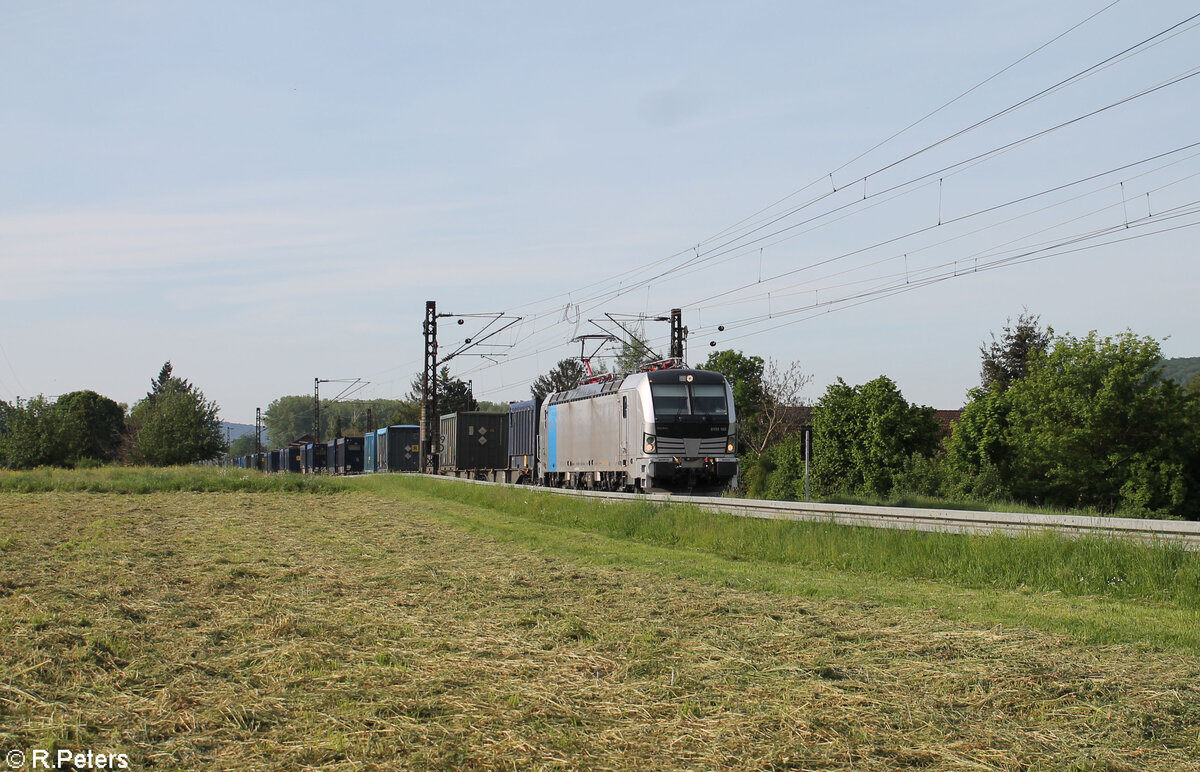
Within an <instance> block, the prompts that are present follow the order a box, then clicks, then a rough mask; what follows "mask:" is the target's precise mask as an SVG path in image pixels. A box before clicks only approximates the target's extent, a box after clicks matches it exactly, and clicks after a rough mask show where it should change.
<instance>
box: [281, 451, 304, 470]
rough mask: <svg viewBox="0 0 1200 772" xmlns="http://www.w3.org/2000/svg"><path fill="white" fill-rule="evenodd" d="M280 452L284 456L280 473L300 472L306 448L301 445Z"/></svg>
mask: <svg viewBox="0 0 1200 772" xmlns="http://www.w3.org/2000/svg"><path fill="white" fill-rule="evenodd" d="M279 452H280V453H282V454H283V455H284V461H283V462H282V463H281V464H280V465H279V469H280V471H283V472H297V473H298V472H300V468H301V465H302V462H303V458H302V457H303V455H304V448H302V447H300V446H299V445H290V446H288V447H286V448H284V449H283V450H281V451H279Z"/></svg>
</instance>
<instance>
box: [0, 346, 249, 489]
mask: <svg viewBox="0 0 1200 772" xmlns="http://www.w3.org/2000/svg"><path fill="white" fill-rule="evenodd" d="M225 449H226V446H225V439H224V437H223V436H222V432H221V420H220V408H219V407H218V406H217V404H216V403H215V402H211V401H209V400H207V399H205V397H204V393H203V392H202V391H200V389H199V388H198V387H197V386H195V385H194V384H192V383H190V382H189V381H187V380H185V379H183V378H180V377H178V376H177V375H175V374H174V371H173V368H172V366H171V363H170V362H166V363H165V364H164V365H163V366H162V369H161V370H160V371H159V374H158V377H157V378H153V379H151V381H150V390H149V391H148V392H146V396H145V397H144V398H143V399H141V400H139V401H138V402H137V403H135V404H134V406H133V407H132V408H129V407H128V406H126V405H124V404H120V403H117V402H116V401H114V400H112V399H109V398H108V397H105V396H102V395H100V394H97V393H96V392H94V391H90V390H86V391H73V392H71V393H69V394H63V395H61V396H60V397H58V398H57V399H55V400H50V399H47V398H46V397H44V396H40V395H39V396H36V397H33V398H32V399H30V400H29V401H28V402H17V403H9V402H2V401H0V466H2V467H6V468H9V469H30V468H33V467H38V466H58V467H77V466H93V465H98V464H107V463H114V462H123V463H132V464H145V465H152V466H169V465H174V464H190V463H193V462H196V461H208V460H212V459H215V458H218V457H219V456H220V455H221V454H222V453H224V451H225Z"/></svg>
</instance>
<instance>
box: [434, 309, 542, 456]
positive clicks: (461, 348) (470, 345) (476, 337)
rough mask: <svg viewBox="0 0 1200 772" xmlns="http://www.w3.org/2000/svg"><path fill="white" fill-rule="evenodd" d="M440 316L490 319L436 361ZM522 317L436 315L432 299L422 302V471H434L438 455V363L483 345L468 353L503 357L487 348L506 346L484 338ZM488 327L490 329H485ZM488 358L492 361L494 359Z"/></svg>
mask: <svg viewBox="0 0 1200 772" xmlns="http://www.w3.org/2000/svg"><path fill="white" fill-rule="evenodd" d="M443 316H457V317H459V319H458V323H459V324H460V325H461V324H464V318H465V317H481V318H484V319H490V320H491V321H490V322H488V323H487V324H486V325H484V327H483V329H482V330H480V331H479V332H478V333H474V334H473V335H472V336H471V337H469V338H466V339H465V340H464V341H463V342H462V343H460V344H459V345H458V347H457V348H455V349H454V350H453V351H451V352H450V353H449V354H447V355H446V357H445V358H444V359H442V360H440V361H439V360H438V339H437V334H438V328H437V320H438V318H439V317H443ZM521 318H522V317H519V316H518V317H511V316H506V315H505V314H504V313H494V314H439V313H438V312H437V303H436V302H435V301H433V300H427V301H425V321H424V323H423V324H422V326H421V331H422V334H423V335H424V337H425V369H424V370H423V371H422V373H421V460H420V466H421V471H423V472H432V473H433V474H437V473H438V464H439V458H440V454H441V450H442V449H441V437H440V436H439V434H440V426H439V418H440V417H439V416H438V384H437V379H438V372H437V369H438V365H443V364H445V363H446V362H449V361H450V360H451V359H454V358H455V357H456V356H460V355H463V354H467V353H468V352H470V351H472V350H473V349H478V348H487V349H489V353H481V352H476V353H473V354H470V356H482V357H484V358H486V359H492V357H493V356H504V355H503V354H500V353H497V352H494V351H490V349H492V348H494V347H497V346H499V347H501V348H510V346H505V345H504V344H499V343H488V342H487V341H489V340H491V339H492V338H494V337H496V336H497V335H499V334H500V333H502V332H504V331H505V330H507V329H508V328H509V327H512V326H513V325H514V324H516V323H517V322H519V321H521ZM497 324H499V325H500V326H499V327H498V328H496V329H494V330H493V329H491V328H492V326H493V325H497ZM489 330H490V331H489ZM492 361H495V360H494V359H493V360H492Z"/></svg>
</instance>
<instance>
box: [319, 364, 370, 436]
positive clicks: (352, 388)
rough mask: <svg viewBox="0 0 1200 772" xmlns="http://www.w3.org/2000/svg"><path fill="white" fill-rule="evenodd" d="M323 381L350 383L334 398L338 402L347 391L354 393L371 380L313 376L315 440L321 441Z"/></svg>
mask: <svg viewBox="0 0 1200 772" xmlns="http://www.w3.org/2000/svg"><path fill="white" fill-rule="evenodd" d="M322 383H348V384H350V385H349V386H347V387H346V388H344V389H342V393H341V394H338V395H337V396H336V397H334V398H333V401H334V402H337V401H338V400H339V399H341V398H342V397H344V396H346V395H347V393H351V394H353V393H354V392H356V391H358V390H359V389H361V388H363V387H364V386H367V385H369V384H370V383H371V382H370V381H364V380H363V379H362V378H313V442H314V443H317V442H320V441H321V384H322Z"/></svg>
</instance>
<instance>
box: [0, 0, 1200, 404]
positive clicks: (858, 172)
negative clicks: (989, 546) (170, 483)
mask: <svg viewBox="0 0 1200 772" xmlns="http://www.w3.org/2000/svg"><path fill="white" fill-rule="evenodd" d="M1196 10H1197V9H1196V8H1195V6H1194V5H1193V4H1189V3H1184V2H1179V1H1176V0H1169V1H1164V2H1153V1H1149V2H1133V0H1118V2H1115V3H1114V2H1112V0H1063V1H1062V2H1056V3H1045V2H1041V1H1039V2H1024V1H1023V0H1012V1H1011V2H1006V3H961V2H943V1H942V0H931V2H927V3H919V4H915V5H914V4H896V3H878V2H858V3H841V4H829V3H820V4H817V3H798V2H754V1H753V0H751V1H750V2H744V3H736V4H733V3H716V2H706V1H703V0H701V1H697V2H686V3H685V2H659V3H644V2H638V3H632V2H621V1H613V2H606V3H580V2H561V1H558V2H517V3H477V2H473V3H465V2H453V1H451V2H442V3H410V2H372V1H367V0H364V1H362V2H348V3H338V4H329V3H312V2H292V1H289V2H258V3H229V2H206V3H161V2H150V1H146V2H122V1H121V0H112V1H110V2H105V3H79V2H76V3H60V2H54V1H53V0H46V1H44V2H38V3H18V2H0V321H2V324H3V330H4V332H3V334H0V400H5V401H12V400H15V399H16V398H17V397H24V398H28V397H29V396H31V395H34V394H44V395H47V396H54V395H59V394H63V393H66V392H69V391H74V390H79V389H93V390H95V391H98V392H100V393H101V394H104V395H106V396H109V397H111V398H113V399H116V400H118V401H120V402H125V403H129V404H132V403H134V402H136V401H137V400H138V399H140V398H141V397H142V396H144V394H145V392H146V391H147V390H148V389H149V387H150V380H151V379H152V378H153V377H155V376H156V375H157V374H158V371H159V368H160V367H161V365H162V364H163V362H164V361H167V360H170V361H171V362H172V363H173V364H174V367H175V372H176V374H178V375H180V376H182V377H184V378H187V379H189V380H191V381H192V382H193V383H195V384H196V385H197V386H199V387H200V388H201V389H202V390H203V391H204V393H205V395H206V396H207V397H208V398H209V399H211V400H215V401H216V402H217V403H218V404H219V405H220V406H221V408H222V410H221V412H222V417H223V418H224V419H225V420H228V421H233V422H240V423H253V421H254V411H255V408H256V407H262V408H264V409H265V408H266V407H267V406H268V405H269V404H270V403H271V401H272V400H274V399H276V398H278V397H280V396H283V395H290V394H311V393H312V388H313V383H314V379H315V378H321V379H329V380H339V379H353V378H361V379H363V380H364V381H366V382H368V383H367V385H366V386H363V387H362V388H361V389H359V390H358V391H357V392H356V393H355V396H358V397H363V398H402V397H403V396H404V395H405V394H406V393H407V392H408V390H409V384H410V382H411V380H412V378H413V376H414V375H415V374H417V373H418V372H419V371H420V369H421V367H422V363H423V340H422V321H423V319H424V314H425V303H426V301H429V300H433V301H436V303H437V310H438V311H439V312H440V313H443V314H446V315H447V316H445V317H443V318H441V319H439V342H440V344H441V349H440V353H441V355H442V356H445V355H447V354H449V353H451V352H453V351H454V350H455V349H457V348H458V347H459V344H460V343H462V342H463V341H465V339H466V338H468V337H469V338H472V340H473V341H476V342H478V341H480V340H483V339H484V338H486V340H484V343H486V344H489V345H480V346H476V347H474V348H472V349H469V350H468V351H466V352H464V353H463V354H462V355H460V356H457V357H455V358H453V359H452V360H451V361H449V362H448V363H447V364H448V366H449V367H450V368H451V370H452V372H453V373H454V374H455V375H457V376H459V377H462V378H463V379H469V380H471V382H472V385H473V387H474V390H475V394H476V396H477V397H478V398H480V399H486V400H490V401H495V402H505V401H515V400H522V399H528V397H529V386H530V383H531V382H532V380H533V379H534V378H535V377H536V376H537V375H539V374H541V373H544V372H546V371H548V370H549V369H550V368H551V367H553V366H554V364H555V363H556V362H558V361H559V360H560V359H563V358H568V357H573V356H578V355H579V353H580V349H581V344H580V343H577V342H572V341H573V339H575V338H576V337H577V336H580V335H585V334H587V335H591V334H603V333H608V332H615V331H617V330H616V328H615V327H614V325H613V324H612V322H611V321H610V320H609V317H608V316H606V315H611V316H613V317H615V318H618V319H622V320H630V321H629V322H627V324H628V325H629V326H632V327H633V328H635V329H639V328H640V329H641V330H643V332H644V334H645V335H646V336H647V337H648V338H649V339H650V341H651V343H652V344H653V345H654V346H655V347H656V348H658V349H659V350H660V351H662V352H663V353H665V349H666V339H667V336H668V331H669V328H668V325H667V324H666V323H665V322H661V321H654V319H656V318H658V317H661V316H665V315H666V314H667V313H668V312H669V309H671V308H681V309H682V310H683V319H684V324H686V325H687V327H688V331H689V335H688V350H687V359H688V361H689V362H691V363H692V364H700V363H702V362H703V361H704V360H705V359H706V358H707V356H708V355H709V353H710V352H713V351H718V350H722V349H728V348H733V349H737V350H740V351H743V352H744V353H746V354H748V355H756V356H761V357H763V358H764V359H772V360H775V361H777V362H779V363H780V364H781V365H783V366H786V365H787V364H789V363H792V362H796V363H798V364H799V366H800V367H801V368H802V369H803V370H804V371H805V372H806V373H808V374H809V375H811V376H812V381H811V383H810V384H809V386H808V388H807V391H806V397H807V398H808V399H810V400H816V399H818V398H819V397H820V396H821V394H822V393H823V392H824V390H825V388H826V387H827V386H828V385H829V384H830V383H833V382H835V380H836V379H837V378H839V377H840V378H842V379H844V380H845V381H846V382H847V383H850V384H857V383H864V382H866V381H868V380H871V379H872V378H875V377H877V376H879V375H887V376H888V377H890V378H891V379H892V380H894V381H895V382H896V383H897V385H898V386H899V387H900V389H901V391H902V392H903V393H904V395H905V397H907V398H908V399H909V400H910V401H912V402H915V403H918V404H925V405H931V406H933V407H937V408H954V407H959V406H961V405H962V404H963V402H964V400H965V399H966V394H967V390H968V389H969V388H970V387H971V386H973V385H975V384H976V383H977V382H978V378H979V357H980V355H979V347H980V345H981V344H983V343H985V342H987V341H988V340H990V336H991V334H992V333H998V332H999V331H1000V330H1001V328H1002V327H1003V326H1004V325H1005V323H1006V321H1007V320H1009V319H1013V320H1015V319H1016V318H1017V317H1018V316H1019V315H1020V314H1021V313H1022V312H1023V311H1026V310H1027V311H1029V312H1031V313H1035V314H1038V315H1040V317H1041V320H1042V322H1043V323H1044V324H1047V325H1049V326H1051V327H1052V328H1053V329H1054V330H1055V331H1056V332H1058V333H1069V334H1075V335H1085V334H1087V333H1088V332H1089V331H1091V330H1096V331H1097V332H1099V333H1100V334H1102V335H1116V334H1120V333H1122V332H1124V331H1127V330H1128V331H1132V332H1134V333H1136V334H1138V335H1144V336H1150V337H1153V338H1154V339H1156V340H1158V341H1160V343H1161V345H1162V349H1163V353H1164V355H1165V356H1169V357H1170V356H1200V306H1198V304H1197V303H1196V298H1197V297H1198V296H1200V293H1198V292H1197V290H1198V289H1200V288H1198V286H1197V285H1198V283H1200V281H1198V278H1200V271H1198V270H1197V262H1196V249H1195V245H1196V244H1197V240H1198V237H1200V228H1197V227H1195V226H1197V225H1200V145H1197V143H1200V129H1198V128H1197V127H1200V53H1198V52H1200V29H1198V28H1197V27H1198V25H1200V18H1191V17H1192V16H1193V15H1194V14H1195V12H1196ZM1139 44H1140V45H1139ZM1097 65H1098V66H1097ZM456 314H457V315H462V316H455V315H456ZM487 314H503V315H504V316H503V318H502V319H499V320H496V319H495V318H494V317H489V316H487ZM639 316H643V317H648V319H647V320H644V321H637V318H638V317H639ZM459 319H462V320H463V324H461V325H459V324H457V322H458V320H459ZM592 320H595V321H592ZM489 325H490V326H489ZM501 328H504V329H502V330H501ZM497 330H499V332H497V334H496V335H495V336H493V337H490V338H489V337H487V336H488V335H489V334H490V333H492V332H496V331H497ZM591 348H594V345H592V346H590V347H589V351H590V350H591ZM607 353H611V351H610V350H603V351H601V356H603V355H604V354H607ZM338 391H340V386H339V384H334V383H331V384H326V385H325V386H324V387H323V390H322V396H333V395H334V394H336V393H337V392H338Z"/></svg>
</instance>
